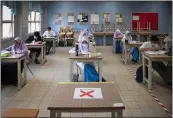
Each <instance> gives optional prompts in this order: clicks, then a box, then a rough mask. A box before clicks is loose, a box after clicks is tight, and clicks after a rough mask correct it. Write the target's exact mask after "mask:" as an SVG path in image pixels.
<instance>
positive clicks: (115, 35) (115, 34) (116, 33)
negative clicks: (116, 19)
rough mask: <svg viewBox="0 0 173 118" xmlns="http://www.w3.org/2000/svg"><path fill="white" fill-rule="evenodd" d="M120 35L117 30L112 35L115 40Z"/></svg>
mask: <svg viewBox="0 0 173 118" xmlns="http://www.w3.org/2000/svg"><path fill="white" fill-rule="evenodd" d="M120 34H121V32H120V30H119V28H118V29H117V30H116V31H115V33H114V38H117V37H118V36H119V35H120Z"/></svg>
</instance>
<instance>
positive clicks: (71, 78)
mask: <svg viewBox="0 0 173 118" xmlns="http://www.w3.org/2000/svg"><path fill="white" fill-rule="evenodd" d="M72 80H73V61H72V60H71V59H70V81H72Z"/></svg>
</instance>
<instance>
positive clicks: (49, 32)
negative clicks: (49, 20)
mask: <svg viewBox="0 0 173 118" xmlns="http://www.w3.org/2000/svg"><path fill="white" fill-rule="evenodd" d="M55 36H56V34H55V32H54V31H52V29H51V27H48V28H47V31H45V32H44V34H43V37H55ZM52 46H53V42H52V41H46V54H49V52H50V49H51V47H52Z"/></svg>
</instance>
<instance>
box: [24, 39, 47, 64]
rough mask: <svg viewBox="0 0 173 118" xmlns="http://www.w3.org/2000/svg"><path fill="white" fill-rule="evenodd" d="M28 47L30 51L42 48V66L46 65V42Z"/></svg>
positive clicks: (30, 44)
mask: <svg viewBox="0 0 173 118" xmlns="http://www.w3.org/2000/svg"><path fill="white" fill-rule="evenodd" d="M26 46H27V47H28V49H32V48H41V65H42V66H43V65H44V63H45V62H46V58H45V55H46V42H43V43H42V44H32V43H29V44H26Z"/></svg>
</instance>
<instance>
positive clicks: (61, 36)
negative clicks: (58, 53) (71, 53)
mask: <svg viewBox="0 0 173 118" xmlns="http://www.w3.org/2000/svg"><path fill="white" fill-rule="evenodd" d="M65 30H66V28H65V27H64V26H61V27H60V31H59V37H58V38H59V39H58V40H59V46H61V45H62V46H65V45H66V39H65V38H66V31H65Z"/></svg>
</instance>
